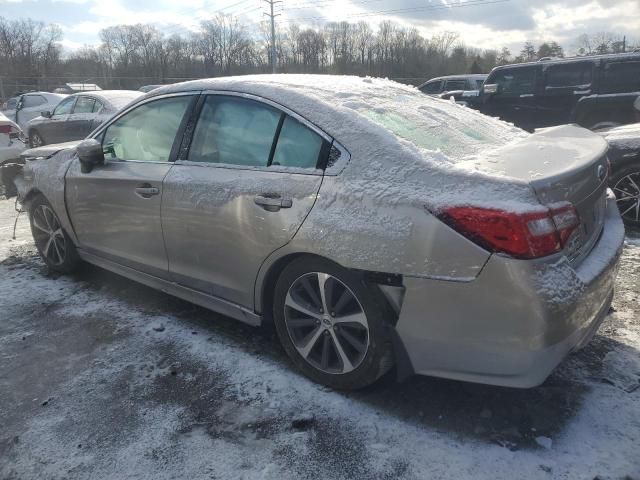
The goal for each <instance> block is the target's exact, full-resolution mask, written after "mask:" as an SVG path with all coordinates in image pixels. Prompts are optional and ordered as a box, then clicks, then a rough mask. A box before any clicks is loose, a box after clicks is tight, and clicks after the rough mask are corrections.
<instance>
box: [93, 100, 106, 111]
mask: <svg viewBox="0 0 640 480" xmlns="http://www.w3.org/2000/svg"><path fill="white" fill-rule="evenodd" d="M103 108H104V105H103V104H102V102H100V100H96V101H95V102H94V104H93V110H92V112H93V113H98V112H99V111H100V110H102V109H103Z"/></svg>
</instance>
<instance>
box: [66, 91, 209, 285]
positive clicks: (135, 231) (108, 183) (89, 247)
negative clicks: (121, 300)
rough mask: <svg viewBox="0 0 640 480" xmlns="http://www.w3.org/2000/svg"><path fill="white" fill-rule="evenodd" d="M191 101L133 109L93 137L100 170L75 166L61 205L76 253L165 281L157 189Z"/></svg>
mask: <svg viewBox="0 0 640 480" xmlns="http://www.w3.org/2000/svg"><path fill="white" fill-rule="evenodd" d="M196 96H197V95H194V94H189V95H172V96H168V97H162V98H159V99H151V100H150V101H147V102H145V103H142V104H138V105H136V106H134V107H133V108H132V109H130V110H128V111H126V112H125V113H124V114H122V115H120V116H119V117H117V118H116V119H115V120H113V121H112V122H110V123H109V125H107V126H106V127H105V128H104V129H103V130H102V131H101V132H99V133H98V134H97V136H96V138H99V139H101V141H102V147H103V150H104V151H105V164H104V165H103V166H97V167H95V168H94V169H93V170H92V171H91V172H90V173H82V171H81V169H80V162H79V161H78V160H77V159H76V160H74V162H73V163H72V165H71V167H70V168H69V171H68V172H67V176H66V188H65V198H66V203H67V209H68V211H69V216H70V218H71V222H72V225H73V228H74V231H75V233H76V236H77V238H78V243H79V245H78V246H79V248H80V249H82V250H84V251H86V252H88V253H91V254H93V255H97V256H99V257H102V258H105V259H107V260H111V261H113V262H116V263H118V264H121V265H124V266H127V267H130V268H133V269H135V270H137V271H140V272H144V273H148V274H150V275H153V276H156V277H159V278H167V276H168V272H167V270H168V266H167V255H166V251H165V246H164V241H163V237H162V225H161V221H160V208H161V205H162V196H163V185H162V182H163V180H164V178H165V177H166V176H167V173H168V172H169V171H170V170H171V166H172V165H173V163H172V160H173V159H174V158H175V155H176V152H177V149H178V146H179V143H180V140H181V139H182V131H183V129H184V124H185V122H186V119H187V118H188V116H189V114H190V110H191V108H192V106H193V104H194V102H195V99H196Z"/></svg>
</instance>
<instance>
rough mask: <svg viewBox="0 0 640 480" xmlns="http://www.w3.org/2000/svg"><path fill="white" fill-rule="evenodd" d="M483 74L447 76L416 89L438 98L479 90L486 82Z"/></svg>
mask: <svg viewBox="0 0 640 480" xmlns="http://www.w3.org/2000/svg"><path fill="white" fill-rule="evenodd" d="M486 78H487V75H485V74H481V75H480V74H478V75H476V74H469V75H449V76H446V77H437V78H432V79H431V80H429V81H427V82H425V83H423V84H422V85H420V86H419V87H418V89H419V90H420V91H421V92H423V93H426V94H427V95H434V96H439V95H442V94H446V93H447V92H457V91H460V92H462V91H474V90H476V91H477V90H480V87H482V84H483V83H484V81H485V80H486Z"/></svg>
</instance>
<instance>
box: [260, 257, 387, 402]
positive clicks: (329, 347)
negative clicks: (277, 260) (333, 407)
mask: <svg viewBox="0 0 640 480" xmlns="http://www.w3.org/2000/svg"><path fill="white" fill-rule="evenodd" d="M386 312H388V309H387V308H385V304H384V302H382V294H381V292H380V291H379V290H378V289H377V287H375V286H372V285H369V284H367V282H366V281H365V280H364V278H363V277H362V275H360V274H358V273H355V272H352V271H349V270H347V269H345V268H342V267H340V266H339V265H336V264H334V263H332V262H329V261H326V260H323V259H320V258H315V257H302V258H300V259H297V260H295V261H293V262H292V263H291V264H289V265H288V266H287V267H286V268H285V269H284V271H283V272H282V274H281V275H280V278H279V279H278V282H277V284H276V290H275V298H274V312H273V313H274V321H275V326H276V330H277V333H278V336H279V338H280V341H281V342H282V345H283V347H284V349H285V350H286V352H287V353H288V355H289V357H291V359H292V360H293V362H294V363H295V365H296V366H297V367H298V368H299V369H300V370H301V371H302V372H303V373H304V374H305V375H307V376H308V377H310V378H311V379H313V380H315V381H316V382H319V383H322V384H324V385H327V386H330V387H332V388H338V389H346V390H354V389H358V388H362V387H365V386H367V385H370V384H372V383H373V382H375V381H376V380H377V379H378V378H379V377H380V376H382V375H383V374H384V373H385V372H387V371H388V370H389V369H390V368H391V366H392V365H393V355H392V349H391V342H390V339H389V335H388V328H389V327H388V325H387V324H386V320H387V319H386V318H385V316H386Z"/></svg>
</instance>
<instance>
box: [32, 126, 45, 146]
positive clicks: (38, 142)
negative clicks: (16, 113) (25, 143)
mask: <svg viewBox="0 0 640 480" xmlns="http://www.w3.org/2000/svg"><path fill="white" fill-rule="evenodd" d="M44 145H46V143H45V141H44V138H42V135H40V133H39V132H38V131H37V130H32V131H30V132H29V146H30V147H31V148H38V147H42V146H44Z"/></svg>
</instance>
